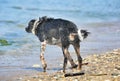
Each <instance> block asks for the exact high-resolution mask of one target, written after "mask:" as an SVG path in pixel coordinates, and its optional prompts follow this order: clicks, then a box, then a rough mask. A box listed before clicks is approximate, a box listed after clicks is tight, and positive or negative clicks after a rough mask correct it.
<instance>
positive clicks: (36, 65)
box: [32, 64, 40, 68]
mask: <svg viewBox="0 0 120 81" xmlns="http://www.w3.org/2000/svg"><path fill="white" fill-rule="evenodd" d="M32 67H34V68H38V67H40V65H39V64H34V65H33V66H32Z"/></svg>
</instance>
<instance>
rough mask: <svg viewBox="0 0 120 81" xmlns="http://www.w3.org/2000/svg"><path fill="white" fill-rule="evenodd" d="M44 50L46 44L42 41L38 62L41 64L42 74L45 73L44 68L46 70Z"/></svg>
mask: <svg viewBox="0 0 120 81" xmlns="http://www.w3.org/2000/svg"><path fill="white" fill-rule="evenodd" d="M45 48H46V42H45V41H44V42H42V43H41V53H40V60H41V62H42V67H43V70H44V72H46V68H47V63H46V61H45V58H44V53H45Z"/></svg>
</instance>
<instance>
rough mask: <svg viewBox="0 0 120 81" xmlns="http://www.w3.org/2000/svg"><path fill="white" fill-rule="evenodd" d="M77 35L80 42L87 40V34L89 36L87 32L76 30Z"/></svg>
mask: <svg viewBox="0 0 120 81" xmlns="http://www.w3.org/2000/svg"><path fill="white" fill-rule="evenodd" d="M77 33H78V37H79V40H80V41H83V40H84V39H85V38H87V36H88V34H90V32H88V31H87V30H81V29H78V31H77Z"/></svg>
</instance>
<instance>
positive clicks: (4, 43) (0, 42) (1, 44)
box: [0, 39, 11, 46]
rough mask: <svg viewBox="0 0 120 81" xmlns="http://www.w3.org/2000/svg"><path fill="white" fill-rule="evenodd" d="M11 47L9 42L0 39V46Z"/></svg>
mask: <svg viewBox="0 0 120 81" xmlns="http://www.w3.org/2000/svg"><path fill="white" fill-rule="evenodd" d="M8 45H11V44H10V43H9V42H8V41H7V40H5V39H0V46H8Z"/></svg>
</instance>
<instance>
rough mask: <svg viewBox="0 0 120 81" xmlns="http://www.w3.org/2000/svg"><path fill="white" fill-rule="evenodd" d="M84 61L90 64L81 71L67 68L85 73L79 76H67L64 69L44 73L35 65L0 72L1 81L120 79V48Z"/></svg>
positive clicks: (96, 80)
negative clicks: (23, 69)
mask: <svg viewBox="0 0 120 81" xmlns="http://www.w3.org/2000/svg"><path fill="white" fill-rule="evenodd" d="M83 63H88V65H83V66H82V70H81V71H78V70H76V69H73V70H71V69H67V73H79V72H81V73H84V74H82V75H78V76H68V77H65V76H64V74H63V73H62V70H57V71H54V72H46V73H44V72H42V71H40V69H41V68H39V66H37V65H36V66H35V65H34V66H33V70H30V71H29V70H26V71H19V70H18V71H17V72H10V74H9V71H7V72H6V74H5V72H4V76H2V75H1V74H0V81H120V49H114V50H113V51H110V52H106V53H103V54H99V55H98V54H92V55H90V56H87V57H85V58H84V59H83ZM1 68H2V67H1ZM4 68H5V67H4ZM6 68H9V67H7V66H6ZM35 69H36V71H35ZM61 69H62V68H61Z"/></svg>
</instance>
